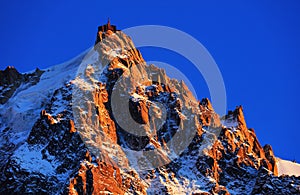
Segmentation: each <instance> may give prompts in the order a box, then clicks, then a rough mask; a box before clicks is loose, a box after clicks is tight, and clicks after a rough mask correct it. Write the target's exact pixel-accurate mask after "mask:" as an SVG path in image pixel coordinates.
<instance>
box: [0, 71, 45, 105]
mask: <svg viewBox="0 0 300 195" xmlns="http://www.w3.org/2000/svg"><path fill="white" fill-rule="evenodd" d="M43 72H44V71H41V70H39V69H36V70H35V72H33V73H30V74H21V73H19V72H18V71H17V69H15V67H13V66H8V67H7V68H6V69H5V70H3V71H2V70H0V104H4V103H6V102H7V101H8V100H9V98H10V97H11V96H12V95H13V94H14V92H15V91H16V89H17V88H18V87H19V86H20V85H21V84H22V83H23V84H26V83H29V85H34V84H36V83H37V82H38V81H39V79H40V76H41V75H42V74H43Z"/></svg>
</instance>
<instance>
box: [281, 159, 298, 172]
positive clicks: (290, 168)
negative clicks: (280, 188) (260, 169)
mask: <svg viewBox="0 0 300 195" xmlns="http://www.w3.org/2000/svg"><path fill="white" fill-rule="evenodd" d="M277 166H278V175H290V176H291V175H295V176H300V164H298V163H294V162H291V161H288V160H282V159H280V158H277Z"/></svg>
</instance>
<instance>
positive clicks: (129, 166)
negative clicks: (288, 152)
mask: <svg viewBox="0 0 300 195" xmlns="http://www.w3.org/2000/svg"><path fill="white" fill-rule="evenodd" d="M96 37H97V38H96V41H95V45H94V47H93V48H92V49H91V50H90V51H89V52H86V53H83V54H80V55H79V56H78V57H76V58H74V59H72V60H70V61H68V62H66V63H63V64H59V65H56V66H52V67H50V68H48V69H45V70H39V69H36V70H35V71H32V72H31V73H26V74H21V73H19V72H18V71H17V70H16V69H15V68H14V67H7V68H6V69H5V70H4V71H0V154H1V155H0V158H1V159H0V172H1V175H2V176H1V177H0V193H1V194H203V195H208V194H239V195H240V194H247V195H248V194H282V195H286V194H300V176H299V175H300V174H299V173H298V174H297V173H296V171H295V172H294V175H293V174H291V173H289V174H286V175H285V174H284V172H283V171H282V170H284V168H287V167H284V166H286V165H290V164H292V162H288V163H287V162H285V164H283V163H281V162H283V161H281V160H279V159H278V158H276V157H275V156H274V152H273V150H272V146H270V145H265V146H262V145H261V144H260V142H259V139H258V138H257V136H256V134H255V131H254V129H251V128H248V127H247V124H246V120H245V118H244V114H243V112H244V110H243V108H242V106H237V107H236V108H235V109H234V110H232V111H228V113H227V114H226V115H225V116H219V115H218V113H216V112H215V111H214V108H213V105H212V104H211V102H210V100H209V99H208V98H203V99H202V100H197V99H196V98H195V97H194V96H193V94H192V92H191V91H190V90H189V89H188V87H187V86H186V84H185V83H184V82H183V81H179V80H176V79H173V78H170V77H168V74H167V72H166V71H165V70H164V69H162V68H158V67H157V66H155V65H154V64H146V62H145V61H144V59H143V57H142V54H141V53H140V51H139V50H138V49H136V48H135V46H134V43H133V42H132V40H131V38H130V37H128V36H127V35H126V34H124V33H123V32H122V31H119V30H117V28H116V26H114V25H111V24H110V22H108V24H106V25H103V26H100V27H98V32H97V36H96ZM249 112H251V111H249ZM293 166H294V167H296V168H297V167H298V169H296V168H295V170H300V169H299V167H300V165H298V164H296V163H294V165H293ZM279 167H281V168H279Z"/></svg>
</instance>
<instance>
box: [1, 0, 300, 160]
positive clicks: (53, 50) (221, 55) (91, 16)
mask: <svg viewBox="0 0 300 195" xmlns="http://www.w3.org/2000/svg"><path fill="white" fill-rule="evenodd" d="M299 10H300V3H299V1H297V0H294V1H293V0H291V1H283V0H282V1H276V0H274V1H271V0H270V1H251V2H243V3H242V2H241V1H226V2H225V1H219V2H216V1H209V2H208V1H163V0H160V1H156V0H152V1H116V0H115V1H99V0H89V1H74V0H73V1H59V0H52V1H38V0H36V1H32V0H27V1H14V0H11V1H1V2H0V24H1V27H0V28H1V30H0V43H1V44H0V69H4V68H5V67H6V66H7V65H13V66H15V67H16V68H17V69H18V70H19V71H21V72H25V71H29V70H32V69H34V68H35V67H40V68H47V67H49V66H51V65H54V64H58V63H61V62H64V61H66V60H69V59H70V58H72V57H75V56H76V55H77V54H79V53H81V52H82V51H84V50H85V49H87V48H89V47H90V46H92V44H93V43H94V41H95V36H96V30H97V26H98V25H101V24H103V23H106V21H107V18H108V17H110V18H111V21H112V23H114V24H116V25H117V26H118V28H119V29H124V28H127V27H131V26H136V25H146V24H157V25H166V26H170V27H173V28H178V29H180V30H182V31H185V32H186V33H189V34H190V35H192V36H193V37H195V38H196V39H197V40H199V41H200V42H201V43H202V44H203V45H204V46H205V47H206V48H207V49H208V51H209V52H210V53H211V55H212V56H213V58H214V59H215V61H216V63H217V64H218V66H219V68H220V70H221V72H222V75H223V78H224V81H225V85H226V89H227V101H228V109H234V108H235V106H236V105H243V107H244V113H245V116H246V119H247V124H248V126H249V127H253V128H254V129H255V130H256V133H257V136H258V138H259V140H260V142H261V143H262V144H263V145H264V144H266V143H270V144H271V145H272V146H273V149H274V151H275V154H276V155H277V156H279V157H282V158H286V159H291V160H292V159H294V158H295V159H296V160H297V161H298V162H299V161H300V152H299V148H300V131H299V125H298V121H299V118H298V117H299V114H298V111H299V110H300V103H299V100H300V92H299V83H300V82H299V81H300V79H299V77H300V76H299V75H300V61H299V56H300V15H299V14H300V13H299ZM142 51H143V52H144V58H145V59H146V60H159V61H165V62H168V63H170V64H172V63H174V64H176V63H177V64H176V65H177V66H179V67H180V66H181V67H184V62H185V59H179V58H180V57H178V56H176V55H173V54H168V53H169V52H168V51H159V52H149V51H148V50H147V48H145V49H144V50H142ZM165 53H166V54H168V55H164V54H165ZM166 56H169V57H166ZM191 72H192V71H191ZM190 79H191V80H192V82H193V84H194V85H198V84H199V86H197V87H196V88H197V89H198V97H199V98H201V97H202V96H208V94H207V89H206V88H205V86H204V85H203V84H202V81H201V78H200V79H199V77H198V76H190ZM202 91H203V93H202Z"/></svg>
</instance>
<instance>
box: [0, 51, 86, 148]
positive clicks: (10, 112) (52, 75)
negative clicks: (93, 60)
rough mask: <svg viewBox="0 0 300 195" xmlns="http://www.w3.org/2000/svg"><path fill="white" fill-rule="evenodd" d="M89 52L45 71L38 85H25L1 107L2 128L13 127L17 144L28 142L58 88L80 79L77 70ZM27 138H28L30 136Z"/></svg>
mask: <svg viewBox="0 0 300 195" xmlns="http://www.w3.org/2000/svg"><path fill="white" fill-rule="evenodd" d="M85 54H86V52H83V53H82V54H80V55H78V56H77V57H75V58H74V59H71V60H70V61H68V62H65V63H63V64H59V65H55V66H52V67H49V68H48V69H46V70H44V71H45V72H44V73H43V74H42V76H41V78H40V81H39V82H38V83H37V84H36V85H30V83H23V84H21V86H20V87H19V88H18V89H17V90H16V91H15V93H14V95H13V96H12V97H11V98H10V99H9V101H8V102H6V103H5V104H3V105H0V108H1V109H0V115H1V118H0V123H1V125H0V127H2V129H4V128H6V127H9V128H10V129H11V130H12V131H13V132H14V133H15V135H20V136H18V137H17V138H16V137H11V139H10V141H11V142H12V143H14V144H17V142H20V141H22V138H24V139H26V137H27V136H28V133H29V132H30V130H31V128H32V126H33V124H34V122H35V121H36V119H37V118H38V116H39V113H40V111H41V109H42V108H43V107H44V106H45V103H46V102H48V101H49V99H50V98H51V97H52V94H53V92H54V91H55V90H56V89H59V88H61V87H63V86H64V85H65V84H66V83H67V82H68V81H70V80H71V79H73V78H74V77H75V76H76V72H77V69H78V67H79V65H80V63H81V60H82V58H83V57H84V56H85ZM26 135H27V136H26Z"/></svg>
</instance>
